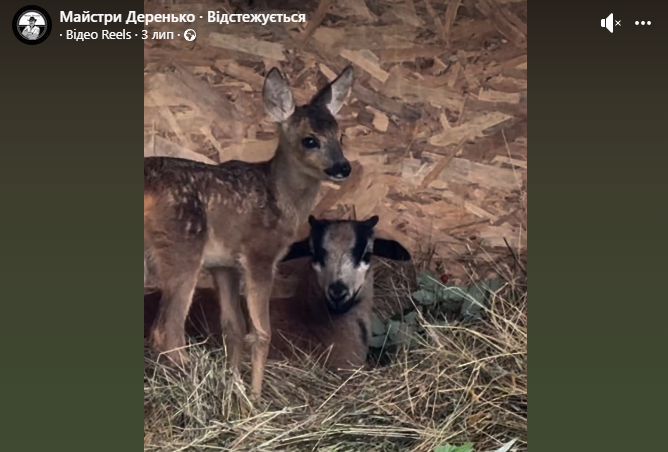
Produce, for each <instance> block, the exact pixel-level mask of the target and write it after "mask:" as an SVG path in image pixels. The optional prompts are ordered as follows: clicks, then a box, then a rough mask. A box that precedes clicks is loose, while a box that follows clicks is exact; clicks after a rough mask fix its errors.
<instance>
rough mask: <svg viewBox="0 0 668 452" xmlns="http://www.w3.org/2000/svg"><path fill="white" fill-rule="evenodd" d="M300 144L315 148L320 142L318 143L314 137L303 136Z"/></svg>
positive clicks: (307, 147)
mask: <svg viewBox="0 0 668 452" xmlns="http://www.w3.org/2000/svg"><path fill="white" fill-rule="evenodd" d="M302 145H303V146H304V147H305V148H306V149H317V148H319V147H320V143H318V140H316V139H315V138H313V137H308V138H304V139H303V140H302Z"/></svg>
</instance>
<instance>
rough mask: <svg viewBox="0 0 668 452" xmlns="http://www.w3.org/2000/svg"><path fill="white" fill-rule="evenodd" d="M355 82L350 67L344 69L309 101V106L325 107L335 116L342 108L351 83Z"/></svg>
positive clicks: (352, 70)
mask: <svg viewBox="0 0 668 452" xmlns="http://www.w3.org/2000/svg"><path fill="white" fill-rule="evenodd" d="M354 82H355V71H354V69H353V67H352V66H348V67H346V68H345V69H344V70H343V72H341V75H339V76H338V77H337V78H336V80H334V81H333V82H332V83H330V84H329V85H327V86H325V87H324V88H323V89H322V90H320V92H318V94H316V95H315V96H314V97H313V99H312V100H311V104H318V105H323V106H325V107H327V109H328V110H329V111H330V113H332V115H334V116H336V115H337V114H338V113H339V112H340V111H341V108H343V104H344V103H345V102H346V99H347V98H348V96H350V91H351V90H352V87H353V83H354Z"/></svg>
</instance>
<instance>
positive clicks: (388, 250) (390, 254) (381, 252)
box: [373, 238, 412, 262]
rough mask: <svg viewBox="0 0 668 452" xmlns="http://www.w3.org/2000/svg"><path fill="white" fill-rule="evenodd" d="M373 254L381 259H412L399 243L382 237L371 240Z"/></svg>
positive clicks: (401, 260)
mask: <svg viewBox="0 0 668 452" xmlns="http://www.w3.org/2000/svg"><path fill="white" fill-rule="evenodd" d="M373 254H374V256H378V257H382V258H383V259H390V260H393V261H400V262H408V261H410V260H411V259H412V258H411V253H409V252H408V250H407V249H406V248H404V246H403V245H402V244H401V243H399V242H397V241H396V240H388V239H382V238H377V239H375V240H374V241H373Z"/></svg>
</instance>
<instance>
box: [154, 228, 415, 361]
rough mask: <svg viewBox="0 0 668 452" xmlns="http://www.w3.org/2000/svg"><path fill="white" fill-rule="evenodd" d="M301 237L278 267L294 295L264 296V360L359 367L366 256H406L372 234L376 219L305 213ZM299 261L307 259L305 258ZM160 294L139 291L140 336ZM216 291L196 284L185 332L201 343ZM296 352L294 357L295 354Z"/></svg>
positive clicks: (365, 339)
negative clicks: (315, 359) (267, 302)
mask: <svg viewBox="0 0 668 452" xmlns="http://www.w3.org/2000/svg"><path fill="white" fill-rule="evenodd" d="M309 222H310V224H311V233H310V236H309V238H308V239H306V240H303V241H300V242H296V243H294V244H293V245H292V247H291V249H290V252H289V253H288V255H287V256H286V257H285V258H284V260H283V261H284V263H283V264H282V265H281V266H280V271H281V273H284V274H285V276H286V277H287V278H288V279H290V280H294V281H296V289H295V292H294V295H292V296H290V297H287V298H274V299H272V300H271V328H272V331H274V335H273V336H272V339H271V347H270V353H269V357H270V358H271V359H276V360H280V359H287V360H294V359H297V358H298V355H299V354H306V355H309V356H319V357H322V358H323V359H324V364H326V365H327V366H328V367H330V368H332V369H335V370H354V369H359V368H360V367H362V366H364V364H365V362H366V359H367V355H368V352H369V340H370V334H371V314H372V311H373V297H374V294H373V285H374V278H373V270H372V268H371V259H372V256H376V257H380V258H385V259H391V260H396V261H409V260H410V259H411V256H410V253H409V252H408V251H407V250H406V249H405V248H404V247H403V246H402V245H401V244H399V243H398V242H396V241H394V240H387V239H382V238H379V237H376V235H375V232H374V228H375V227H376V225H377V224H378V217H373V218H371V219H369V220H367V221H360V222H357V221H327V220H316V219H314V218H311V219H310V220H309ZM305 258H308V260H306V259H305ZM159 299H160V295H159V293H158V294H149V295H145V296H144V335H145V337H146V335H147V332H148V331H150V327H151V324H152V322H153V321H154V317H155V311H156V309H157V304H158V303H159ZM219 318H220V306H219V305H218V303H217V300H216V295H215V292H214V291H212V290H209V289H198V290H197V292H196V295H195V303H194V305H193V309H192V311H191V315H190V318H189V322H188V327H189V328H188V333H189V334H190V335H192V336H193V337H197V338H198V339H201V340H206V339H207V338H209V337H214V338H216V337H222V333H223V331H222V329H221V325H220V323H218V322H217V321H216V319H219ZM296 355H297V356H296Z"/></svg>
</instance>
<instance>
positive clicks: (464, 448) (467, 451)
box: [434, 439, 517, 452]
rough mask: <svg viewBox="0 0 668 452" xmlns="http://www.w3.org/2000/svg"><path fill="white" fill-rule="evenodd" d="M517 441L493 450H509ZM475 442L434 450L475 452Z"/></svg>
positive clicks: (442, 451) (497, 451)
mask: <svg viewBox="0 0 668 452" xmlns="http://www.w3.org/2000/svg"><path fill="white" fill-rule="evenodd" d="M516 442H517V440H516V439H514V440H512V441H510V442H509V443H507V444H505V445H503V446H501V448H500V449H497V450H495V451H493V452H509V451H510V449H511V448H512V447H513V446H514V445H515V443H516ZM473 451H474V449H473V444H464V445H463V446H439V447H437V448H436V449H434V452H473Z"/></svg>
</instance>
